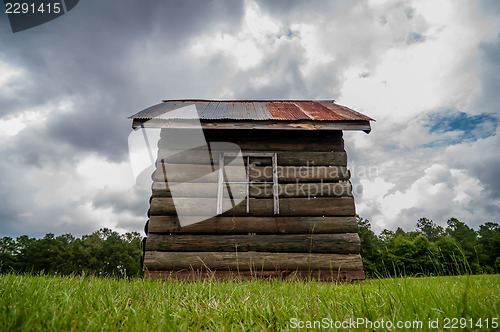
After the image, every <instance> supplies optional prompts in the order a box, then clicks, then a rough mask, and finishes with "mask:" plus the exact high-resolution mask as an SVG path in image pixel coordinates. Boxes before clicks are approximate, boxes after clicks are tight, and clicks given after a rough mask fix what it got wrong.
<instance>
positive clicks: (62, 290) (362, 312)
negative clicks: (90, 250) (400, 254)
mask: <svg viewBox="0 0 500 332" xmlns="http://www.w3.org/2000/svg"><path fill="white" fill-rule="evenodd" d="M499 297H500V278H499V276H498V275H477V276H453V277H425V278H389V279H371V280H367V281H363V282H359V283H352V284H342V285H340V284H339V285H335V284H332V283H319V282H301V281H290V282H283V281H255V280H254V281H242V282H237V281H233V282H215V281H199V282H180V281H166V282H163V281H148V280H142V279H132V280H125V279H116V278H96V277H53V276H45V275H40V276H25V275H15V274H5V275H0V331H16V330H21V331H27V330H52V331H68V330H78V331H86V330H87V331H96V330H125V331H141V330H144V331H178V330H186V331H192V330H205V329H208V330H215V331H229V330H243V331H248V330H252V331H253V330H256V331H262V330H293V327H294V326H295V325H298V324H302V323H303V324H306V321H315V320H316V321H319V322H327V320H328V319H331V320H332V323H331V324H333V325H334V324H335V321H339V322H341V321H346V322H348V321H349V319H351V320H354V321H355V320H357V319H361V318H366V319H369V320H370V321H371V322H372V323H373V322H377V321H378V322H379V323H380V321H381V320H382V319H383V320H384V321H387V320H390V321H391V322H393V323H396V322H397V321H402V322H413V321H422V324H423V328H424V330H428V329H429V328H428V324H429V320H436V319H439V322H440V324H441V328H443V324H444V323H445V319H446V318H448V319H452V318H457V319H460V318H462V322H463V319H465V320H467V324H469V322H472V323H473V324H477V322H478V320H479V319H481V320H482V321H481V322H482V325H483V330H485V327H486V325H485V324H486V319H488V323H489V329H490V330H493V328H492V326H491V323H492V319H493V318H497V319H498V318H499V316H500V315H499V313H500V298H499ZM294 318H295V319H297V320H292V321H291V319H294ZM323 319H325V320H323ZM469 319H471V320H469ZM299 321H301V322H302V323H300V322H299ZM451 323H452V322H450V325H451ZM472 323H470V324H472ZM337 324H338V323H337ZM459 326H460V325H458V327H459ZM317 327H318V325H317ZM357 327H358V328H359V329H361V330H364V329H366V330H369V328H366V326H365V325H362V326H357ZM467 327H469V328H468V330H477V329H478V328H477V327H475V325H474V326H473V328H470V326H469V325H467ZM351 330H353V328H352V326H351ZM379 330H381V331H384V330H386V329H385V328H384V329H379ZM392 330H414V328H407V329H405V328H403V329H398V328H393V329H392Z"/></svg>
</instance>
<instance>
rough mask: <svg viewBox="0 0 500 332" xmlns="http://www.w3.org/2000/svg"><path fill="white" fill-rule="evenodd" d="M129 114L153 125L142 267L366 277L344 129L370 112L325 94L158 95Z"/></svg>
mask: <svg viewBox="0 0 500 332" xmlns="http://www.w3.org/2000/svg"><path fill="white" fill-rule="evenodd" d="M130 119H132V127H133V129H134V130H145V129H148V130H150V129H149V128H157V129H156V130H160V135H159V139H158V141H157V143H156V144H155V146H154V148H153V150H154V154H155V155H156V160H155V162H154V165H155V169H154V171H153V174H152V179H153V183H152V196H151V198H150V208H149V211H148V218H149V219H148V221H147V222H146V227H145V232H146V235H147V237H146V238H145V246H144V269H145V275H146V277H148V278H153V279H156V278H163V279H167V278H173V279H182V280H198V279H200V278H207V277H209V278H216V279H219V278H220V279H227V278H282V279H283V278H285V279H286V278H300V279H303V278H311V279H316V280H346V281H350V280H356V279H364V278H365V274H364V270H363V263H362V258H361V244H360V238H359V236H358V233H357V220H356V212H355V204H354V197H353V194H352V184H351V182H350V175H351V174H350V171H349V170H348V169H347V154H346V152H345V150H344V140H343V131H344V130H359V131H364V132H365V133H369V132H370V130H371V127H370V121H373V119H371V118H370V117H368V116H365V115H363V114H361V113H358V112H356V111H354V110H352V109H350V108H348V107H345V106H342V105H339V104H337V103H335V102H334V101H332V100H164V101H163V102H162V103H160V104H158V105H155V106H152V107H149V108H147V109H145V110H143V111H141V112H139V113H137V114H135V115H133V116H131V117H130ZM144 137H146V136H144ZM156 146H157V149H156Z"/></svg>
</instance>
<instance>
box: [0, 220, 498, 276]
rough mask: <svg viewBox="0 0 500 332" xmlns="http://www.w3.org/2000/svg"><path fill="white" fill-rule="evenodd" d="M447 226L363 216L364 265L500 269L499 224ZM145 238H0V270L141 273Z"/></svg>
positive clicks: (440, 270) (102, 234) (371, 270)
mask: <svg viewBox="0 0 500 332" xmlns="http://www.w3.org/2000/svg"><path fill="white" fill-rule="evenodd" d="M446 225H447V226H446V228H444V227H442V226H439V225H438V224H436V223H435V222H433V221H432V220H429V219H427V218H421V219H419V220H418V221H417V224H416V229H415V230H414V231H409V232H405V231H404V230H403V229H401V228H398V229H397V230H396V231H391V230H387V229H384V230H383V231H382V232H381V233H380V234H378V235H377V234H375V233H374V232H373V231H372V229H371V223H370V221H369V220H367V219H363V218H361V217H358V232H359V236H360V239H361V248H362V256H363V264H364V268H365V271H366V274H367V276H368V277H389V276H419V275H423V276H431V275H442V276H443V275H459V274H482V273H499V272H500V227H499V225H498V223H493V222H486V223H484V224H483V225H481V226H480V227H479V229H478V230H474V229H472V228H470V227H469V226H467V225H466V224H465V223H463V222H461V221H459V220H458V219H456V218H450V219H449V220H448V221H447V223H446ZM141 246H142V238H141V235H140V234H139V233H137V232H130V233H125V234H119V233H117V232H115V231H112V230H110V229H108V228H102V229H100V230H98V231H96V232H94V233H92V234H90V235H84V236H82V237H81V238H77V237H74V236H73V235H71V234H63V235H59V236H55V235H54V234H52V233H49V234H46V235H45V236H44V237H43V238H40V239H36V238H32V237H28V236H26V235H23V236H19V237H17V238H16V239H13V238H11V237H3V238H0V273H6V272H21V273H40V272H43V273H45V274H53V275H82V274H88V275H96V276H117V277H138V276H141V275H142V252H143V251H142V247H141Z"/></svg>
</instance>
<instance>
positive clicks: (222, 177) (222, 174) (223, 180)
mask: <svg viewBox="0 0 500 332" xmlns="http://www.w3.org/2000/svg"><path fill="white" fill-rule="evenodd" d="M235 156H236V154H234V153H225V152H222V153H220V154H219V176H218V190H217V214H221V213H222V212H223V209H222V205H223V204H222V203H223V199H224V198H223V194H224V185H225V186H226V189H227V190H228V192H229V193H231V189H230V185H231V184H244V185H245V193H246V195H245V197H246V213H250V185H251V184H270V183H272V189H273V211H274V214H279V213H280V206H279V194H278V157H277V154H276V153H244V154H243V158H244V159H245V161H246V163H245V164H246V181H229V180H228V177H227V174H226V170H225V160H226V159H225V158H226V157H235ZM254 157H258V158H270V159H271V165H272V171H273V174H272V181H260V180H254V179H251V178H250V167H251V165H253V164H252V163H251V158H254ZM230 195H231V194H230ZM230 199H231V203H232V205H233V207H234V202H233V198H232V197H231V196H230Z"/></svg>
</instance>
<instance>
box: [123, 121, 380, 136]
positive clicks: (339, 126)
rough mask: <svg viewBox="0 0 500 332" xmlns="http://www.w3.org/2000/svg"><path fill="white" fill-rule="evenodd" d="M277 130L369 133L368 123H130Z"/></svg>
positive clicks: (148, 126) (183, 127) (157, 125)
mask: <svg viewBox="0 0 500 332" xmlns="http://www.w3.org/2000/svg"><path fill="white" fill-rule="evenodd" d="M200 124H201V127H202V128H203V129H222V130H223V129H243V130H249V129H264V130H266V129H267V130H269V129H275V130H276V129H278V130H360V131H364V132H365V133H367V134H368V133H370V131H371V126H370V121H367V120H366V121H365V120H343V121H313V120H297V121H283V120H260V121H246V120H224V121H221V120H219V121H206V120H198V119H196V120H180V119H141V118H135V119H133V122H132V128H133V129H139V128H179V129H196V128H199V127H200Z"/></svg>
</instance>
